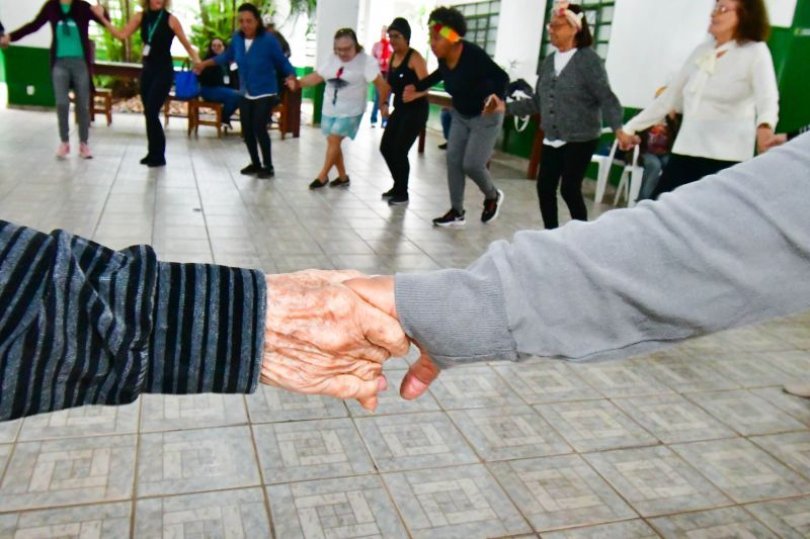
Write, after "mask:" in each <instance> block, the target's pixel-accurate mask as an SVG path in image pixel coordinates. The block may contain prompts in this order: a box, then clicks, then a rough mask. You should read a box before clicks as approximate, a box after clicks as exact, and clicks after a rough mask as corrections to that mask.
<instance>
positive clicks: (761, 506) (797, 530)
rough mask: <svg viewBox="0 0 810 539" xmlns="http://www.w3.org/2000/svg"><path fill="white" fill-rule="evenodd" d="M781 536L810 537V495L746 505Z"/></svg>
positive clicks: (792, 537) (793, 538)
mask: <svg viewBox="0 0 810 539" xmlns="http://www.w3.org/2000/svg"><path fill="white" fill-rule="evenodd" d="M745 508H746V509H748V511H750V512H751V513H752V514H753V515H754V516H755V517H757V518H758V519H759V520H760V521H761V522H764V523H765V524H766V525H767V526H768V527H769V528H770V529H772V530H773V531H775V532H776V533H777V534H778V535H779V537H783V538H784V539H804V538H806V537H810V496H804V497H802V498H792V499H790V500H777V501H771V502H763V503H756V504H752V505H746V506H745Z"/></svg>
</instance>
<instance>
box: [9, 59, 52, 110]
mask: <svg viewBox="0 0 810 539" xmlns="http://www.w3.org/2000/svg"><path fill="white" fill-rule="evenodd" d="M5 54H6V68H7V70H8V74H7V77H6V83H7V84H8V102H9V105H35V106H40V107H53V106H54V103H55V101H54V97H53V85H52V84H51V71H50V69H49V68H48V66H49V65H50V51H49V50H48V49H41V48H36V47H20V46H16V45H13V46H11V47H9V48H8V49H6V50H5ZM29 87H31V88H32V89H33V93H32V94H31V95H29V94H28V88H29Z"/></svg>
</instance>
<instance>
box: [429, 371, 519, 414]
mask: <svg viewBox="0 0 810 539" xmlns="http://www.w3.org/2000/svg"><path fill="white" fill-rule="evenodd" d="M430 391H431V393H433V395H434V396H435V397H436V400H438V401H439V404H441V405H442V407H443V408H444V409H445V410H457V409H461V408H491V407H493V406H508V405H510V404H523V401H522V400H520V397H518V395H517V393H515V392H514V391H512V389H510V387H509V385H508V384H507V383H506V382H505V381H504V380H503V379H502V378H501V377H500V376H498V375H497V374H496V373H495V371H494V370H492V368H491V367H488V366H486V365H484V366H477V367H470V368H466V369H449V370H447V371H446V372H443V373H442V375H441V376H440V377H439V378H437V379H436V381H435V382H433V384H431V386H430Z"/></svg>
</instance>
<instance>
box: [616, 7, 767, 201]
mask: <svg viewBox="0 0 810 539" xmlns="http://www.w3.org/2000/svg"><path fill="white" fill-rule="evenodd" d="M769 31H770V23H769V22H768V13H767V10H766V8H765V4H764V2H763V0H717V2H716V4H715V7H714V9H713V10H712V16H711V25H710V26H709V33H710V34H711V36H712V37H711V39H709V40H708V41H706V42H705V43H703V44H701V45H700V46H698V47H697V49H695V51H694V52H693V53H692V54H691V55H690V57H689V59H688V60H687V61H686V64H685V65H684V66H683V67H682V68H681V70H680V72H679V73H678V74H677V75H676V77H675V79H674V80H673V81H672V83H671V84H670V85H669V87H668V88H667V91H666V92H664V93H663V94H662V95H661V96H659V97H658V98H657V99H656V100H655V101H653V102H652V103H651V104H650V105H649V106H648V107H647V108H646V109H644V110H643V111H641V112H640V113H639V114H638V115H636V116H635V117H634V118H633V119H632V120H630V121H629V122H628V123H627V125H625V127H624V131H625V132H627V133H629V134H633V133H635V132H637V131H642V130H644V129H646V128H648V127H650V126H652V125H655V124H656V123H659V122H660V121H661V120H663V119H664V117H665V116H666V115H667V114H668V113H669V112H670V111H671V110H675V111H678V112H681V113H683V123H682V125H681V129H680V131H679V133H678V136H677V138H676V139H675V145H674V147H673V149H672V152H673V155H672V158H671V160H670V162H669V164H668V165H667V166H666V167H665V168H664V170H663V172H662V173H661V179H660V180H659V182H658V187H657V188H656V190H655V192H654V193H653V198H657V197H658V196H659V195H660V194H661V193H665V192H668V191H672V190H673V189H675V188H677V187H679V186H681V185H684V184H687V183H690V182H693V181H696V180H699V179H700V178H702V177H704V176H708V175H710V174H715V173H717V172H719V171H720V170H723V169H724V168H728V167H730V166H732V165H734V164H736V163H739V162H741V161H745V160H747V159H750V158H751V157H753V156H754V148H755V146H756V148H757V150H758V151H759V152H760V153H761V152H764V151H765V150H767V149H768V148H769V147H770V146H772V145H773V144H775V143H776V138H775V136H774V128H775V127H776V122H777V120H778V118H779V91H778V89H777V85H776V74H775V72H774V67H773V60H772V58H771V53H770V51H769V50H768V46H767V45H766V44H765V42H764V41H765V39H766V38H767V36H768V33H769Z"/></svg>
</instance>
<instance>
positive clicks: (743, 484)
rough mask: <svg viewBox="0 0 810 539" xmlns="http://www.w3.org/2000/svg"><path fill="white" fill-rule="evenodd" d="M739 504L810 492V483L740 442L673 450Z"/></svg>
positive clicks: (709, 444)
mask: <svg viewBox="0 0 810 539" xmlns="http://www.w3.org/2000/svg"><path fill="white" fill-rule="evenodd" d="M672 449H674V450H675V451H677V452H678V454H679V455H681V456H682V457H683V458H684V459H686V460H687V461H689V463H690V464H691V465H692V466H694V467H695V468H697V469H698V470H699V471H700V472H701V473H702V474H703V475H705V476H706V477H708V478H709V480H710V481H711V482H712V483H714V484H715V485H717V486H718V487H720V489H722V490H723V492H725V493H726V494H728V495H729V496H730V497H731V498H732V499H733V500H734V501H736V502H738V503H745V502H752V501H758V500H763V499H767V498H778V497H784V496H794V495H797V494H805V493H808V492H810V482H808V481H807V480H806V479H803V478H802V477H801V476H799V475H797V474H796V473H795V472H793V471H791V470H789V469H788V468H787V467H786V466H785V465H784V464H781V463H779V462H777V461H776V459H774V458H773V457H772V456H770V455H769V454H768V453H766V452H765V451H763V450H762V449H759V448H758V447H756V446H755V445H754V444H752V443H751V442H749V441H748V440H744V439H741V438H738V439H732V440H718V441H714V442H695V443H691V444H679V445H674V446H672Z"/></svg>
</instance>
